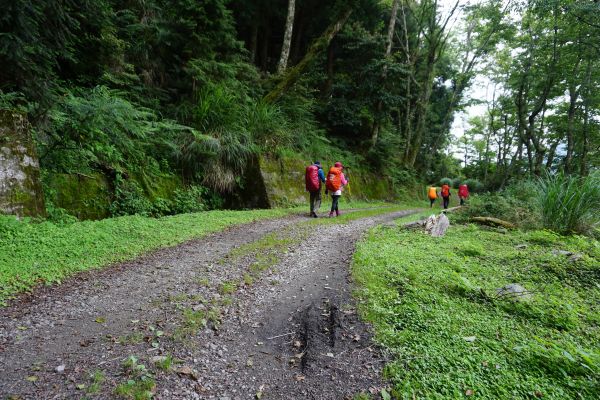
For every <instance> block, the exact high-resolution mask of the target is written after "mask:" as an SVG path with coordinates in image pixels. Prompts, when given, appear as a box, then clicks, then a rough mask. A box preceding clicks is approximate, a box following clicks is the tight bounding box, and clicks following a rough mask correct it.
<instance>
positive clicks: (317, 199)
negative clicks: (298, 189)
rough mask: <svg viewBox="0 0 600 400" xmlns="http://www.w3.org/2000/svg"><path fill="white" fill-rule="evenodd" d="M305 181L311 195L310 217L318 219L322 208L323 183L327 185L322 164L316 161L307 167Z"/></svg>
mask: <svg viewBox="0 0 600 400" xmlns="http://www.w3.org/2000/svg"><path fill="white" fill-rule="evenodd" d="M304 180H305V183H306V191H307V192H308V193H310V216H311V217H313V218H317V217H318V215H317V211H319V208H320V207H321V182H323V183H325V173H324V172H323V168H322V167H321V163H320V162H318V161H315V163H314V164H312V165H309V166H308V167H306V174H305V176H304Z"/></svg>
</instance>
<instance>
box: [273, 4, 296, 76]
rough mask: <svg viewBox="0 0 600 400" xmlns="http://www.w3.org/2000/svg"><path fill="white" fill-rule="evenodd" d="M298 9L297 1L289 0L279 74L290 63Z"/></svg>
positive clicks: (278, 68) (278, 65) (278, 66)
mask: <svg viewBox="0 0 600 400" xmlns="http://www.w3.org/2000/svg"><path fill="white" fill-rule="evenodd" d="M295 7H296V0H288V10H287V18H286V20H285V33H284V36H283V45H282V46H281V56H280V57H279V63H278V64H277V73H282V72H283V71H284V70H285V69H286V67H287V63H288V58H289V56H290V45H291V43H292V32H293V30H294V12H295V11H294V10H295Z"/></svg>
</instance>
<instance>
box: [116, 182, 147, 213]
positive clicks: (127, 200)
mask: <svg viewBox="0 0 600 400" xmlns="http://www.w3.org/2000/svg"><path fill="white" fill-rule="evenodd" d="M109 210H110V213H111V215H112V216H121V215H134V214H136V215H142V216H148V215H150V214H151V213H152V203H151V202H150V200H148V198H147V197H146V195H145V194H144V191H143V190H142V187H141V186H140V185H139V184H138V183H137V182H136V181H134V180H130V179H123V178H121V177H117V180H116V182H115V200H114V201H113V202H112V204H111V205H110V208H109Z"/></svg>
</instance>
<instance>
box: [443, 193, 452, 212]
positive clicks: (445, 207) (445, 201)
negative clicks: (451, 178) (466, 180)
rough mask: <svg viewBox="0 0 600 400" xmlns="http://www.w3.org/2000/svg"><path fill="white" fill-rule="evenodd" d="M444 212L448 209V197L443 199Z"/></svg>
mask: <svg viewBox="0 0 600 400" xmlns="http://www.w3.org/2000/svg"><path fill="white" fill-rule="evenodd" d="M443 199H444V210H445V209H447V208H448V205H449V204H450V196H448V197H444V198H443Z"/></svg>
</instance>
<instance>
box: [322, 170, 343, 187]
mask: <svg viewBox="0 0 600 400" xmlns="http://www.w3.org/2000/svg"><path fill="white" fill-rule="evenodd" d="M325 187H326V188H327V190H329V191H330V192H335V191H338V190H340V188H341V187H342V169H341V168H336V167H331V168H329V173H328V174H327V180H326V181H325Z"/></svg>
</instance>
